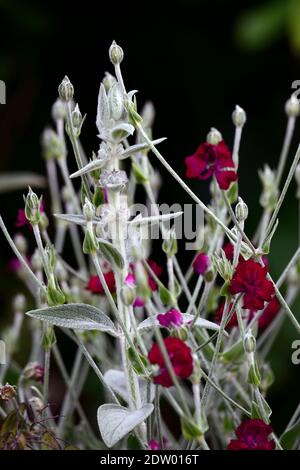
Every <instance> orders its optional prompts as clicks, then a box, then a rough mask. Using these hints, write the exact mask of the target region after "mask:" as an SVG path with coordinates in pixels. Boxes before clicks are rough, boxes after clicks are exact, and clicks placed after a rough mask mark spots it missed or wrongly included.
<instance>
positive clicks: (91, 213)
mask: <svg viewBox="0 0 300 470" xmlns="http://www.w3.org/2000/svg"><path fill="white" fill-rule="evenodd" d="M83 215H84V217H85V220H86V221H87V222H91V221H92V220H93V218H94V217H95V207H94V205H93V204H92V203H91V202H90V201H89V199H88V198H87V197H86V198H85V204H84V206H83Z"/></svg>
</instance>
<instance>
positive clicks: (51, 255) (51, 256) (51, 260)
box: [44, 245, 56, 273]
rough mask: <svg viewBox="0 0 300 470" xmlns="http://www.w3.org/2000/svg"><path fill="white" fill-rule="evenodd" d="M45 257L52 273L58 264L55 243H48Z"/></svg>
mask: <svg viewBox="0 0 300 470" xmlns="http://www.w3.org/2000/svg"><path fill="white" fill-rule="evenodd" d="M44 253H45V259H46V263H47V267H48V270H49V272H50V273H53V272H54V269H55V266H56V251H55V248H54V246H53V245H47V246H46V248H45V250H44Z"/></svg>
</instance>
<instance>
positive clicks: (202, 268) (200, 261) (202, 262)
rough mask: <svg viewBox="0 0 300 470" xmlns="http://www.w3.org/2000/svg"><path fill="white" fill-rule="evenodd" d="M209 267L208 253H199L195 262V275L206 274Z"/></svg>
mask: <svg viewBox="0 0 300 470" xmlns="http://www.w3.org/2000/svg"><path fill="white" fill-rule="evenodd" d="M208 266H209V256H208V255H207V254H206V253H199V254H198V255H197V257H196V258H195V259H194V261H193V268H194V271H195V273H197V274H204V273H205V272H206V271H207V268H208Z"/></svg>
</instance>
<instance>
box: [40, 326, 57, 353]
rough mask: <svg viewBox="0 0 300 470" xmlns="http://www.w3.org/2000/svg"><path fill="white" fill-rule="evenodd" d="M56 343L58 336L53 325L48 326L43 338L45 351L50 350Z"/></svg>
mask: <svg viewBox="0 0 300 470" xmlns="http://www.w3.org/2000/svg"><path fill="white" fill-rule="evenodd" d="M55 343H56V336H55V333H54V328H53V326H52V325H49V326H47V328H46V331H45V333H44V334H43V338H42V345H43V348H44V349H45V351H49V350H50V349H51V348H52V346H54V344H55Z"/></svg>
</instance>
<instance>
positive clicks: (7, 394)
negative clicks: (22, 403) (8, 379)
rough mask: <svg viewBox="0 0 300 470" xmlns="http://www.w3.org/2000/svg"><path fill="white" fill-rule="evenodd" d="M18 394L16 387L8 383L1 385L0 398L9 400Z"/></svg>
mask: <svg viewBox="0 0 300 470" xmlns="http://www.w3.org/2000/svg"><path fill="white" fill-rule="evenodd" d="M16 396H17V391H16V387H14V386H12V385H10V384H8V383H7V384H6V385H2V387H0V400H4V401H9V400H11V399H12V398H15V397H16Z"/></svg>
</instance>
